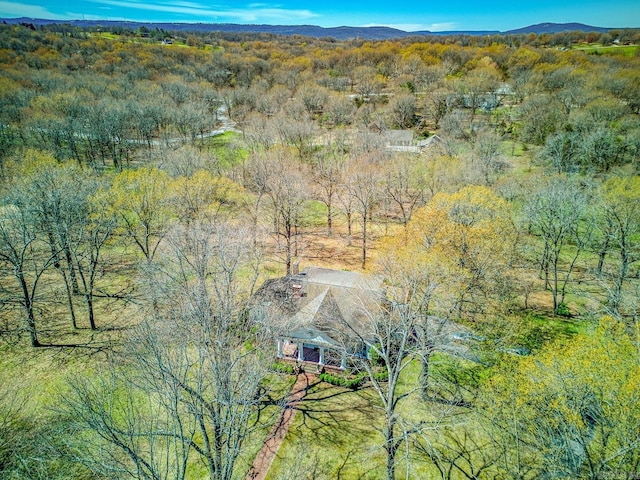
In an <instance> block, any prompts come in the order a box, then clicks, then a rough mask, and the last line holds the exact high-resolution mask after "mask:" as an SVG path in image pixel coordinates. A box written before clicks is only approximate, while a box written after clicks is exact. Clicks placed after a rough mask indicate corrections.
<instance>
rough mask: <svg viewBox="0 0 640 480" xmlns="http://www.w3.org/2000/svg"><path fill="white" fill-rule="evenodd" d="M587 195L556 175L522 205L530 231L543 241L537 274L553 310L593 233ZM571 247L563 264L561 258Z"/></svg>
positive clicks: (563, 296) (555, 310)
mask: <svg viewBox="0 0 640 480" xmlns="http://www.w3.org/2000/svg"><path fill="white" fill-rule="evenodd" d="M587 214H588V198H587V196H586V195H585V193H584V192H583V191H582V190H581V189H580V188H579V187H578V185H577V184H576V183H575V182H572V181H569V180H564V179H562V178H556V179H553V180H551V181H550V182H549V183H548V184H547V185H545V186H543V187H542V188H540V189H539V190H538V191H537V192H534V193H533V194H532V195H531V196H530V197H529V201H528V203H527V205H526V206H525V215H526V216H527V220H528V221H529V222H530V224H531V226H532V228H533V232H534V233H535V234H537V235H540V236H541V237H542V240H543V244H542V249H541V251H540V252H539V256H538V259H539V264H540V274H541V276H543V278H544V281H545V288H549V289H550V290H551V293H552V295H553V311H554V313H558V312H559V309H560V306H561V305H562V304H563V302H564V299H565V295H566V290H567V284H568V282H569V278H570V276H571V273H572V272H573V269H574V267H575V265H576V261H577V259H578V257H579V256H580V254H581V253H582V252H583V251H584V249H585V248H586V246H587V243H588V241H589V240H590V237H591V234H592V233H593V224H592V222H590V221H588V219H587ZM569 246H571V247H572V248H571V252H570V253H569V255H568V258H569V259H568V262H566V265H564V268H563V265H562V264H561V260H562V258H563V256H564V255H565V253H566V252H567V250H568V249H569Z"/></svg>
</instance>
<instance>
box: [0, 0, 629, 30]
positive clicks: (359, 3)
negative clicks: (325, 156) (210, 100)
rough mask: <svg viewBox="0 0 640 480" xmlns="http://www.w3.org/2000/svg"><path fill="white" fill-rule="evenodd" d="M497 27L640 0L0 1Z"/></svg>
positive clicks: (625, 9) (191, 18)
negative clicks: (606, 0)
mask: <svg viewBox="0 0 640 480" xmlns="http://www.w3.org/2000/svg"><path fill="white" fill-rule="evenodd" d="M16 17H31V18H45V19H53V20H82V19H85V20H127V21H141V22H180V23H198V22H201V23H241V24H271V25H302V24H304V25H319V26H321V27H338V26H343V25H347V26H353V27H362V26H374V25H375V26H388V27H394V28H399V29H401V30H405V31H409V32H411V31H419V30H429V31H433V32H437V31H447V30H449V31H450V30H498V31H506V30H512V29H516V28H520V27H525V26H528V25H532V24H536V23H543V22H554V23H568V22H579V23H584V24H587V25H591V26H596V27H611V28H623V27H636V28H637V27H640V0H610V1H608V2H605V1H602V0H537V1H536V0H440V1H436V2H433V1H426V0H317V1H316V2H308V1H303V0H274V1H273V2H271V1H269V0H267V1H259V2H251V1H248V2H247V1H245V2H243V1H237V0H231V1H225V0H65V1H56V0H12V1H6V0H0V18H16Z"/></svg>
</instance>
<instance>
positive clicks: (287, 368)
mask: <svg viewBox="0 0 640 480" xmlns="http://www.w3.org/2000/svg"><path fill="white" fill-rule="evenodd" d="M271 370H273V371H274V372H278V373H286V374H288V375H293V374H294V373H295V369H294V368H293V365H290V364H288V363H282V362H273V364H271Z"/></svg>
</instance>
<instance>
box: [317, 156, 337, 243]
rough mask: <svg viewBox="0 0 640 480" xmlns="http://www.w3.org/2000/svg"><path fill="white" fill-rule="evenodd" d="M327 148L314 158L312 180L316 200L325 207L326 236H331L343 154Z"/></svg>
mask: <svg viewBox="0 0 640 480" xmlns="http://www.w3.org/2000/svg"><path fill="white" fill-rule="evenodd" d="M332 147H333V145H330V146H327V149H328V151H327V152H322V153H320V154H319V155H317V156H316V161H315V163H314V165H313V180H314V183H315V184H316V186H317V188H316V192H317V198H318V200H320V201H321V202H322V203H324V204H325V205H326V207H327V235H329V236H331V235H332V234H333V217H334V215H335V213H334V204H335V200H336V197H337V193H338V187H339V185H340V182H341V181H342V177H343V175H344V165H343V163H344V160H343V153H342V152H340V151H336V150H335V148H332Z"/></svg>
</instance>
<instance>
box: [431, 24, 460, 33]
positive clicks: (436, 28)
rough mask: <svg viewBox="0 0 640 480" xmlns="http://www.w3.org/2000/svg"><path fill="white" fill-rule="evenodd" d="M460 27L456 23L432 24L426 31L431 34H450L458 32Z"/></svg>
mask: <svg viewBox="0 0 640 480" xmlns="http://www.w3.org/2000/svg"><path fill="white" fill-rule="evenodd" d="M459 28H460V27H459V25H458V24H457V23H455V22H443V23H432V24H431V25H428V26H427V28H426V30H429V31H430V32H450V31H454V30H458V29H459Z"/></svg>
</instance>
